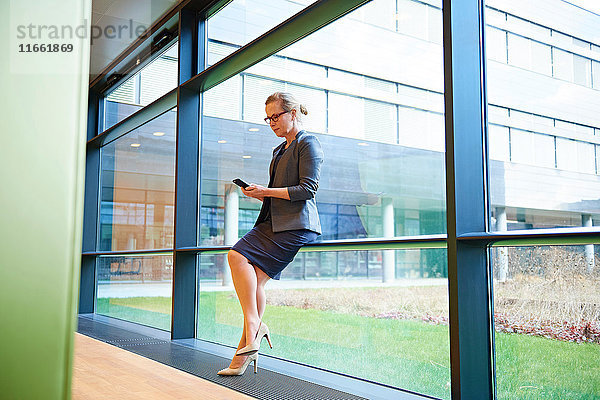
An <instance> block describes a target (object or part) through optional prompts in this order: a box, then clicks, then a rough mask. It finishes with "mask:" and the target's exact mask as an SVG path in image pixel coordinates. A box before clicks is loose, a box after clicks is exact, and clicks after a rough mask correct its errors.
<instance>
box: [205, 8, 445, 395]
mask: <svg viewBox="0 0 600 400" xmlns="http://www.w3.org/2000/svg"><path fill="white" fill-rule="evenodd" d="M407 4H410V5H409V6H407V7H413V8H414V7H416V8H418V9H419V10H421V11H423V14H422V16H423V18H424V21H431V20H428V19H425V18H427V15H429V14H427V10H428V6H426V5H424V4H421V3H413V2H408V3H407ZM367 6H369V7H368V8H362V7H361V8H358V9H357V10H355V11H353V12H352V13H350V14H348V15H346V16H344V17H342V18H340V19H339V20H337V21H335V22H333V23H332V24H330V25H328V26H326V27H324V28H322V29H320V30H318V31H317V32H315V33H313V34H311V35H309V36H307V37H305V38H303V39H301V40H299V41H298V42H296V43H294V44H292V45H290V46H288V47H286V48H284V49H282V50H281V51H279V52H278V53H277V54H274V55H272V56H270V57H268V58H266V59H264V60H262V61H261V62H259V63H257V64H255V65H253V66H252V67H250V68H247V69H245V70H243V71H241V72H240V73H239V74H238V75H237V76H236V77H235V78H230V79H229V80H228V81H225V82H223V83H221V84H220V85H217V86H215V87H214V88H212V89H210V90H208V91H207V92H205V93H204V94H203V103H202V104H203V114H202V115H201V124H200V125H201V135H202V140H201V141H200V145H201V148H200V149H199V151H200V152H201V163H202V164H201V166H200V168H201V170H202V174H201V182H199V183H200V185H199V186H200V188H201V190H202V193H201V204H200V210H202V211H201V216H200V227H199V237H200V244H201V245H222V244H233V243H235V242H236V241H237V239H238V238H239V237H241V236H242V235H244V234H245V233H246V232H247V231H248V230H250V229H251V228H252V225H253V222H254V220H255V219H256V217H257V215H258V212H259V210H260V207H261V205H262V204H261V203H260V202H259V201H258V200H255V199H252V198H248V197H246V196H244V195H243V194H242V193H241V192H240V191H239V189H238V188H237V187H235V186H233V184H232V183H231V180H232V179H234V178H237V177H240V178H242V179H244V180H245V181H248V182H254V183H258V184H262V185H265V186H266V185H267V184H268V182H269V173H268V166H269V163H270V161H271V157H272V151H273V149H274V148H275V147H276V146H278V145H279V144H280V143H282V140H283V139H281V138H279V137H277V136H276V135H275V134H274V133H273V132H272V131H271V129H270V127H269V126H268V125H266V124H265V123H264V121H263V119H264V117H265V116H266V115H265V100H266V99H267V97H268V96H269V95H271V94H272V93H273V92H275V91H287V92H291V93H292V94H294V95H295V96H296V97H297V99H298V100H299V101H300V102H301V103H303V104H305V105H307V108H308V115H307V116H305V117H304V122H303V127H304V128H305V130H306V131H307V132H309V133H311V134H314V135H315V136H316V137H317V138H318V139H319V141H320V143H321V145H322V148H323V151H324V154H325V160H324V163H323V165H322V169H321V177H320V182H319V191H318V193H317V197H316V200H317V207H318V209H319V215H320V220H321V226H322V236H321V237H320V240H335V239H340V240H344V239H357V238H382V237H387V238H392V237H399V236H407V235H414V236H418V235H427V234H434V233H443V232H444V231H445V229H446V228H445V196H444V193H445V175H444V146H445V145H444V115H443V75H442V73H441V65H442V52H441V46H440V45H439V44H436V43H434V42H431V41H428V40H427V32H428V29H427V26H426V25H425V27H424V28H423V30H422V31H421V32H420V33H419V34H421V35H424V36H423V37H420V38H415V37H413V36H409V35H406V34H401V33H398V32H396V31H395V29H389V27H388V25H389V24H390V19H389V15H388V14H387V12H388V11H389V10H395V7H396V4H395V1H391V0H375V1H373V2H371V3H368V4H367ZM413 8H411V9H410V10H413V11H414V9H413ZM429 8H431V7H429ZM405 11H406V10H405V9H404V8H402V6H401V8H400V11H399V15H400V16H402V15H405V14H406V13H405ZM437 15H438V17H439V20H437V21H436V23H437V24H438V25H439V26H440V27H441V22H442V21H441V13H438V14H437ZM213 18H214V17H213ZM411 23H413V22H411ZM394 24H395V20H394ZM238 25H240V24H238ZM227 29H229V32H228V35H230V36H231V38H233V39H232V40H234V39H235V38H239V37H241V36H239V35H243V34H244V32H243V30H244V29H245V28H244V27H243V26H236V25H235V24H230V25H228V26H227ZM235 30H240V31H242V32H237V33H236V32H234V31H235ZM238 34H239V35H238ZM223 38H225V36H223ZM223 38H222V39H223ZM236 40H237V39H236ZM238 44H239V43H236V42H235V41H234V42H228V41H223V42H221V43H219V47H215V53H217V51H221V50H222V49H224V48H227V49H229V47H228V46H231V48H233V47H234V46H235V45H238ZM390 46H392V47H394V48H397V49H398V51H394V52H389V51H386V50H387V49H389V47H390ZM375 59H376V60H377V62H373V60H375ZM397 88H402V89H400V93H398V89H397ZM227 104H231V105H230V106H227ZM228 215H237V217H238V219H237V224H236V223H234V221H235V218H229V219H228V217H227V216H228ZM444 257H445V250H444V249H412V250H410V251H407V250H385V251H384V250H373V251H371V250H369V251H362V250H347V251H339V252H338V251H327V252H310V251H303V252H301V253H299V254H298V256H297V257H296V259H295V260H294V261H293V263H292V264H290V266H288V267H287V268H286V270H285V271H284V274H282V281H283V282H284V283H285V284H286V285H290V289H291V288H295V289H292V290H293V291H294V293H293V294H292V292H291V291H287V290H286V294H285V295H286V296H299V297H297V299H298V301H299V302H298V303H296V302H293V303H289V306H287V307H283V306H282V305H281V304H280V303H279V302H278V300H277V299H278V295H277V288H278V286H277V285H278V284H279V283H280V282H273V283H272V284H270V285H271V287H272V288H273V289H272V290H271V291H270V293H269V296H270V297H269V298H270V299H273V301H274V303H270V304H269V305H268V308H269V309H268V310H267V312H268V313H270V315H271V317H272V318H275V316H276V315H278V316H279V317H277V318H280V321H282V323H283V325H282V326H280V327H277V326H276V325H274V326H273V328H272V329H273V330H274V331H275V330H276V331H277V332H278V334H279V335H280V337H279V343H280V345H279V346H278V347H277V348H276V349H277V350H275V349H274V351H275V353H272V354H273V355H276V356H277V357H281V358H285V359H289V360H292V361H296V362H308V363H310V364H311V365H315V366H317V367H320V368H327V369H331V370H333V371H338V372H343V373H351V374H352V375H355V376H358V377H361V378H364V379H374V380H376V381H377V382H384V383H386V384H390V385H394V386H400V387H403V388H412V390H418V391H419V392H423V393H427V394H430V395H435V396H438V397H442V398H449V395H450V391H449V384H448V381H449V376H448V366H449V364H448V363H447V362H446V360H447V359H448V354H449V351H448V327H447V325H446V322H445V321H447V319H446V313H447V311H446V309H445V308H444V307H443V306H442V307H439V306H436V309H435V311H432V313H433V314H431V315H432V318H433V319H434V320H435V321H436V324H435V325H434V326H432V327H430V326H428V325H423V323H422V322H420V321H418V320H413V318H412V317H410V318H408V317H409V315H404V314H402V316H401V315H400V314H398V313H390V314H386V312H387V311H388V310H386V309H385V307H384V306H383V303H381V304H379V303H378V304H373V312H372V313H370V314H369V315H364V314H360V313H358V314H357V313H356V312H355V311H352V310H351V309H349V308H345V306H343V304H342V303H347V302H346V301H341V302H340V304H339V307H338V306H336V308H335V309H334V310H329V311H327V310H323V308H324V307H325V305H326V304H327V303H328V302H330V301H329V300H328V299H326V298H323V297H322V294H323V293H325V292H327V293H330V294H333V295H334V296H333V297H336V296H338V295H339V296H341V297H337V298H338V300H339V299H340V298H345V297H344V296H346V295H347V293H351V292H356V290H357V289H358V288H357V287H356V285H355V283H358V282H359V281H361V282H363V283H362V284H365V283H368V285H374V286H375V287H379V286H381V282H382V281H384V280H385V281H386V282H387V281H389V280H390V279H391V280H394V281H396V280H398V281H400V283H404V281H403V280H404V279H415V280H419V282H422V283H423V284H425V285H431V286H433V287H432V288H431V289H430V290H429V289H428V290H423V291H422V292H421V290H420V289H419V288H417V287H414V288H411V289H409V291H408V292H407V293H409V292H410V293H412V291H413V289H414V292H415V293H417V292H418V293H422V295H421V294H419V297H418V298H417V301H416V302H417V303H419V307H421V305H422V306H423V307H422V309H423V310H424V309H425V308H426V306H425V304H426V303H428V302H429V300H426V299H427V298H428V297H429V296H431V297H432V298H435V300H434V302H435V303H436V304H438V305H442V302H444V301H446V302H447V292H444V289H443V288H444V286H446V290H447V278H446V277H447V267H446V261H445V258H444ZM198 263H199V265H200V270H199V277H200V278H199V282H198V285H199V286H198V290H199V293H200V295H199V303H198V321H199V322H198V329H197V336H198V337H199V338H201V339H204V340H210V341H215V342H218V343H226V344H228V345H231V344H233V343H234V342H235V341H237V340H239V335H240V334H241V331H240V329H239V328H240V326H239V318H237V317H236V318H234V319H231V318H229V317H228V315H229V316H231V315H233V312H234V311H233V310H238V309H239V305H237V303H236V301H235V299H234V298H233V297H232V294H233V289H232V287H231V286H230V284H231V277H230V276H229V275H228V267H227V264H226V258H225V255H224V254H201V255H200V256H199V257H198ZM332 279H333V280H334V281H332ZM309 281H310V282H309ZM332 282H337V283H332ZM406 283H407V284H408V285H409V286H410V284H409V281H406ZM362 284H361V285H362ZM314 285H317V286H320V287H321V289H314ZM216 287H220V288H221V289H219V290H218V291H217V290H216ZM382 289H383V290H384V293H389V296H394V293H393V291H389V292H388V291H387V288H382ZM377 290H379V288H378V289H377ZM377 290H373V289H365V290H364V291H363V292H362V294H361V296H362V295H364V296H367V297H372V296H373V295H374V294H373V293H374V292H377ZM300 296H305V297H304V299H305V300H306V304H310V306H309V307H308V308H305V309H304V310H301V309H300V308H299V307H297V305H298V306H299V305H300V298H301V297H300ZM385 296H388V294H386V295H385ZM290 299H291V297H290ZM389 311H391V310H389ZM236 312H237V311H236ZM378 315H379V316H381V318H375V316H378ZM411 315H412V314H411ZM405 317H407V318H405ZM426 318H428V317H426ZM386 319H387V321H380V320H386ZM290 321H291V322H290ZM352 321H356V322H357V323H358V324H359V325H358V327H357V326H355V327H354V329H355V333H356V335H357V337H364V338H368V337H369V335H372V334H375V335H379V334H381V333H384V334H386V335H388V336H387V339H385V340H386V341H388V340H389V341H390V343H394V344H397V346H398V354H397V355H394V356H393V357H392V358H393V361H392V362H393V363H394V365H396V364H398V365H400V364H403V363H404V365H413V364H414V365H413V366H412V367H409V368H408V369H406V368H405V367H403V369H402V371H398V373H396V374H394V375H393V376H391V375H389V374H378V373H377V372H376V371H377V368H381V367H377V368H376V369H375V370H372V369H371V370H369V371H367V370H366V369H365V370H362V371H360V370H357V369H356V368H355V366H354V365H353V364H352V363H350V364H348V363H347V362H345V361H342V360H340V359H336V358H333V359H332V358H331V357H329V355H330V354H331V351H332V349H333V351H339V352H341V353H344V354H348V355H349V356H350V357H351V358H352V359H354V360H355V361H357V360H360V361H361V363H364V362H366V363H368V364H369V365H371V366H375V365H376V364H377V361H376V360H378V359H379V357H380V354H379V350H376V346H377V345H376V343H377V342H378V340H371V339H367V340H366V342H364V343H362V340H361V343H362V344H360V345H358V346H355V345H353V344H352V343H350V342H348V341H347V340H345V339H344V338H341V337H336V336H335V334H333V332H341V331H343V330H345V329H349V327H350V324H352V323H353V322H352ZM381 322H383V324H382V325H378V324H379V323H381ZM390 322H391V323H392V324H396V323H398V325H397V326H396V325H388V324H389V323H390ZM405 322H406V323H408V325H404V323H405ZM290 324H291V325H290ZM294 324H299V325H298V326H301V325H306V326H309V325H311V326H312V325H313V324H319V325H321V326H327V329H329V331H328V332H330V333H331V334H327V335H325V336H328V337H329V339H326V340H325V341H323V338H324V337H325V336H323V335H320V337H319V338H317V337H313V336H311V335H310V334H309V335H305V334H303V333H301V329H300V330H299V329H296V327H295V325H294ZM285 326H287V328H285ZM375 326H378V328H377V329H376V330H371V328H370V327H375ZM402 326H411V327H412V328H411V329H414V330H411V334H410V335H411V339H410V342H411V343H410V344H409V343H408V342H406V343H404V342H403V340H401V339H399V338H398V337H397V336H396V335H395V334H391V332H392V329H395V328H394V327H402ZM430 328H434V329H430ZM413 334H416V336H413ZM338 336H339V335H338ZM377 337H378V336H377ZM286 342H287V343H288V344H290V345H289V346H288V345H285V343H286ZM419 343H422V344H423V345H424V344H425V343H427V346H419V345H418V344H419ZM430 346H433V347H430ZM420 347H422V348H425V347H426V348H432V349H433V352H430V351H429V350H427V351H426V353H421V352H420V350H417V349H418V348H420ZM432 353H435V354H436V356H435V362H436V363H437V364H435V366H433V365H432V364H431V363H429V361H426V362H421V361H410V362H408V361H407V360H421V359H424V357H429V354H432ZM428 360H429V359H428ZM438 364H439V365H438ZM369 368H370V367H369ZM386 368H388V367H386ZM414 368H422V371H423V372H422V373H421V374H419V376H418V377H417V376H415V374H414V373H409V372H407V371H413V370H414ZM405 369H406V371H404V370H405Z"/></svg>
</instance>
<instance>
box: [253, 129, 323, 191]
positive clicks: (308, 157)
mask: <svg viewBox="0 0 600 400" xmlns="http://www.w3.org/2000/svg"><path fill="white" fill-rule="evenodd" d="M299 145H300V146H301V147H300V160H299V166H298V168H299V171H298V172H299V176H300V182H299V183H298V185H295V186H288V187H282V188H268V187H264V186H261V185H255V184H250V185H249V186H248V188H247V189H242V192H243V193H244V194H245V195H246V196H249V197H254V198H255V199H259V200H261V201H262V200H263V199H264V198H265V197H275V198H278V199H284V200H291V201H299V200H308V199H312V198H313V197H315V194H316V193H317V188H318V187H319V178H320V175H321V164H322V163H323V150H322V149H321V143H320V142H319V139H317V138H316V137H315V136H312V135H311V136H308V137H306V138H305V140H303V141H302V142H301V143H299Z"/></svg>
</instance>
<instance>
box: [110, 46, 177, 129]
mask: <svg viewBox="0 0 600 400" xmlns="http://www.w3.org/2000/svg"><path fill="white" fill-rule="evenodd" d="M178 51H179V47H178V42H175V43H174V44H173V45H171V46H170V47H169V48H167V49H166V50H165V51H164V52H163V53H162V54H161V55H159V56H158V57H156V58H155V59H154V60H152V61H151V62H150V63H148V65H146V66H145V67H144V68H143V69H142V70H140V71H139V72H137V73H136V74H135V75H133V76H132V77H130V78H129V79H127V80H126V81H125V82H123V83H122V84H120V85H119V86H117V87H116V88H114V89H113V90H112V91H111V92H110V93H109V94H108V96H106V100H105V103H104V130H106V129H108V128H110V127H111V126H113V125H115V124H117V123H118V122H120V121H122V120H124V119H125V118H127V117H129V116H130V115H131V114H133V113H135V112H136V111H138V110H139V109H141V108H143V107H144V106H147V105H148V104H150V103H152V102H153V101H154V100H157V99H158V98H160V97H161V96H163V95H165V94H167V93H168V92H169V91H170V90H171V89H174V88H175V87H176V86H177V59H178Z"/></svg>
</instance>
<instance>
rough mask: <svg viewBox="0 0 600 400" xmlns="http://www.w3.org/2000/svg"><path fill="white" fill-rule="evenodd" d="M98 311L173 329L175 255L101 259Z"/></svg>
mask: <svg viewBox="0 0 600 400" xmlns="http://www.w3.org/2000/svg"><path fill="white" fill-rule="evenodd" d="M96 265H97V271H98V272H97V273H98V292H97V293H98V294H97V299H96V313H97V314H102V315H107V316H109V317H114V318H119V319H124V320H126V321H131V322H136V323H138V324H143V325H148V326H152V327H155V328H159V329H164V330H166V331H170V330H171V296H172V290H173V288H172V283H173V256H172V255H137V256H101V257H98V258H97V264H96Z"/></svg>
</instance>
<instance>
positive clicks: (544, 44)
mask: <svg viewBox="0 0 600 400" xmlns="http://www.w3.org/2000/svg"><path fill="white" fill-rule="evenodd" d="M509 3H510V2H509V1H494V2H493V7H494V9H493V10H492V9H489V8H486V13H489V15H490V16H491V18H490V20H489V22H488V23H492V24H496V25H498V26H499V28H502V29H505V30H507V35H508V42H507V46H508V64H503V63H499V62H497V61H499V60H500V59H501V57H502V54H501V53H500V52H499V50H498V46H499V44H501V40H500V39H499V37H500V36H499V34H497V33H494V34H492V35H491V37H488V41H487V44H488V46H489V45H491V51H488V53H487V54H488V61H489V62H488V68H487V72H488V75H487V84H488V91H487V93H488V101H489V103H490V105H493V107H491V106H490V113H489V116H490V118H489V121H490V128H489V135H488V137H489V143H488V145H489V149H490V158H491V161H490V166H489V170H490V179H491V180H490V182H489V187H490V196H491V205H492V212H491V213H490V215H491V216H492V224H491V226H493V227H495V229H496V230H512V229H532V228H550V227H569V226H581V225H582V222H581V221H582V218H581V216H582V215H583V214H592V215H599V214H598V209H597V207H595V206H594V205H593V202H594V201H595V200H596V199H598V195H597V193H599V192H600V181H599V180H598V176H597V175H596V174H595V173H596V160H595V153H594V147H595V146H597V145H599V144H600V143H599V142H598V137H596V136H594V135H593V133H592V132H594V129H598V128H600V117H599V114H598V113H597V112H596V111H595V110H596V109H600V91H598V90H595V89H593V88H592V82H591V77H592V68H593V66H592V62H591V60H590V58H589V57H590V56H591V54H593V53H592V52H591V51H590V48H591V47H593V46H590V45H591V44H593V45H598V43H597V42H598V38H599V37H600V17H598V15H596V14H593V13H590V12H589V11H586V10H585V9H582V8H580V7H576V6H573V5H571V4H569V3H568V2H563V1H558V0H553V1H550V2H542V1H537V0H536V1H534V2H532V3H531V4H529V3H528V4H529V5H528V6H527V7H523V8H522V9H519V10H520V11H519V10H517V9H515V8H513V7H512V6H510V5H509ZM510 4H512V3H510ZM541 8H544V9H547V10H551V12H552V15H569V16H570V17H569V20H561V19H560V18H550V17H548V18H544V20H543V21H540V19H539V18H537V17H538V16H537V13H536V12H535V11H534V10H537V9H541ZM517 11H518V13H517ZM499 13H506V15H508V17H509V18H508V23H506V22H505V21H502V19H501V18H498V14H499ZM487 15H488V14H486V17H487ZM591 21H595V22H597V23H594V24H592V23H591ZM540 22H541V23H543V24H544V26H542V25H540ZM494 30H495V28H488V30H487V31H488V32H490V31H494ZM550 50H551V51H550ZM549 67H552V68H551V69H550V68H549ZM534 72H539V73H534ZM498 110H506V112H502V113H500V112H499V111H498ZM507 150H508V151H507ZM498 221H500V222H499V223H496V222H498Z"/></svg>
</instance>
